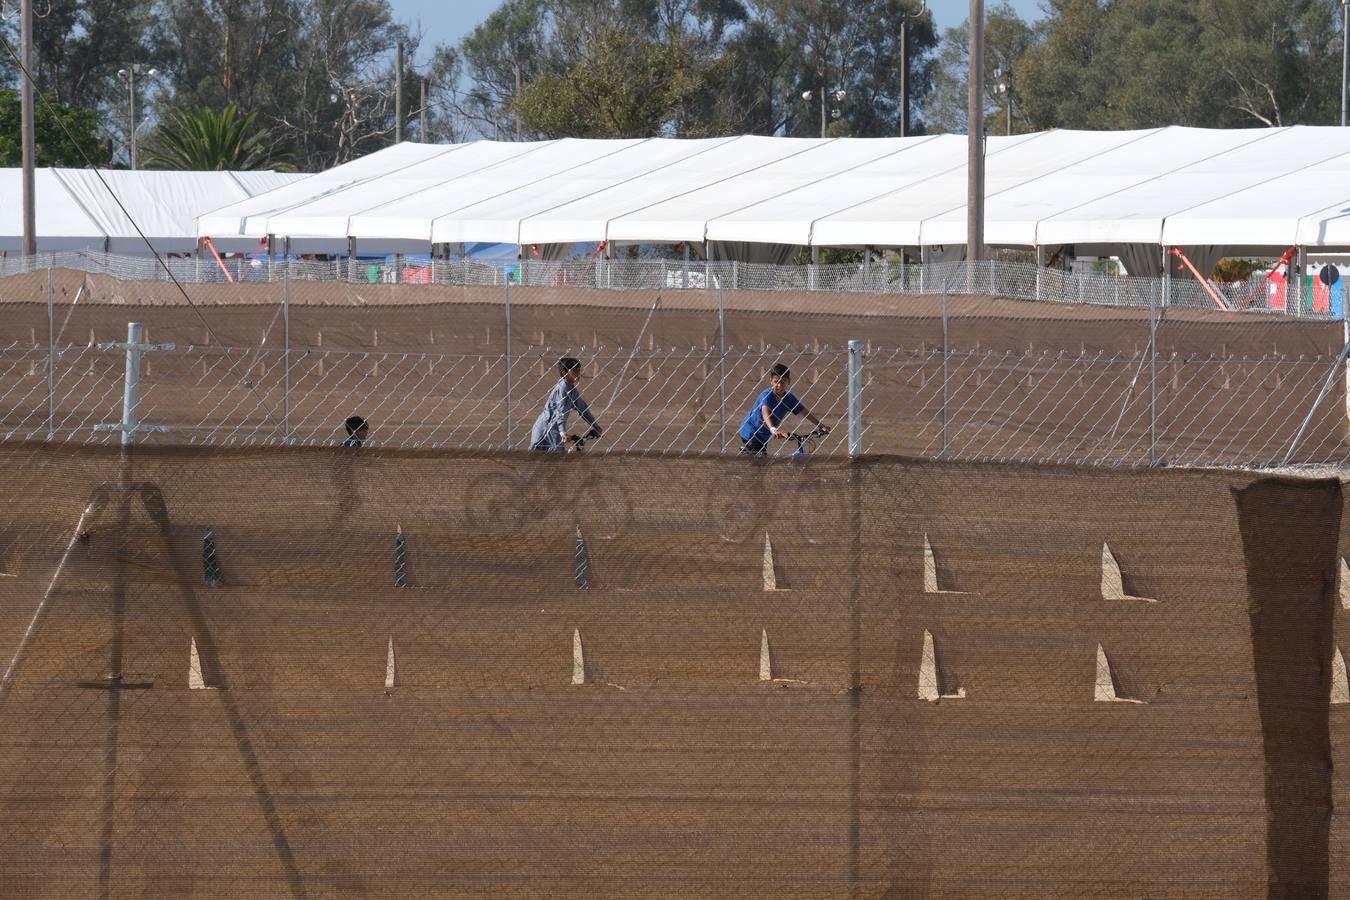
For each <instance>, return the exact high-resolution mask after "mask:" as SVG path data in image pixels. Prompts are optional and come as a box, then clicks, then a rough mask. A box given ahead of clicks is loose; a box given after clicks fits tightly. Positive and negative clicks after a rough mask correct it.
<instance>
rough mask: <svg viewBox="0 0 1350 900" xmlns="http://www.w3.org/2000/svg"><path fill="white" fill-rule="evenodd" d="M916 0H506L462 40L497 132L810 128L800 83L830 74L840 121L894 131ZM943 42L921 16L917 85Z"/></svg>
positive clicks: (813, 129) (861, 130) (474, 113)
mask: <svg viewBox="0 0 1350 900" xmlns="http://www.w3.org/2000/svg"><path fill="white" fill-rule="evenodd" d="M918 3H919V0H842V2H839V0H759V2H755V0H598V2H597V0H507V2H506V3H504V4H503V5H502V6H501V7H500V8H499V9H498V10H497V11H496V12H495V13H493V14H492V15H491V16H489V17H488V19H487V20H486V21H485V22H484V23H483V24H482V25H480V26H479V27H478V28H477V29H476V30H475V31H474V32H473V33H472V34H471V35H470V36H469V37H468V38H467V39H466V40H465V41H464V43H463V44H462V45H461V53H462V55H463V59H464V62H465V67H466V72H467V74H468V76H469V77H470V78H471V79H472V81H473V87H472V88H471V89H470V91H469V94H468V97H467V98H466V109H465V112H466V115H467V116H468V118H469V119H470V120H471V121H472V122H473V123H474V124H475V125H476V126H477V127H478V129H479V130H480V131H481V133H484V134H487V135H490V136H500V135H503V134H513V133H515V134H519V135H520V136H521V137H525V136H530V137H535V136H541V135H545V134H548V135H557V134H573V135H609V134H616V133H624V134H628V133H642V134H657V133H660V134H672V135H689V136H704V135H715V134H729V133H757V134H781V133H787V134H814V133H817V131H818V127H819V126H818V125H816V124H815V123H816V122H817V121H818V119H817V117H816V114H815V112H814V111H815V110H817V109H818V107H817V106H814V105H813V104H811V103H806V102H803V101H802V99H801V94H802V92H803V91H804V90H818V89H819V88H820V87H821V86H822V85H825V86H826V87H827V89H829V90H835V89H840V88H842V89H843V90H844V91H845V93H846V95H847V99H846V102H845V103H844V104H843V105H842V106H841V108H840V109H841V112H840V118H839V121H838V122H836V123H835V125H834V128H835V131H836V132H837V133H847V134H859V135H882V134H894V133H895V130H896V128H897V120H898V118H899V115H898V112H899V102H898V93H899V46H898V35H897V34H896V33H895V29H894V28H893V27H891V25H893V23H894V22H895V20H896V17H897V16H898V15H899V13H900V11H902V10H908V11H910V12H915V11H916V10H917V8H918ZM935 40H936V39H935V36H934V35H933V32H932V24H931V16H930V17H926V18H924V19H921V20H918V21H916V22H915V23H914V24H913V25H912V27H911V29H910V47H911V52H912V58H913V62H912V68H911V79H910V81H911V85H912V86H913V87H914V89H915V90H914V93H913V95H914V96H918V95H919V94H921V92H922V90H923V89H924V86H925V85H926V79H927V66H926V63H925V61H924V53H925V50H926V48H928V47H931V46H932V45H933V44H934V43H935ZM635 80H641V82H642V86H641V87H640V88H638V89H637V90H633V91H628V90H627V89H626V88H627V87H629V86H631V85H625V84H624V82H626V81H635ZM536 83H537V84H536ZM623 107H627V112H626V113H624V112H621V108H623ZM527 112H528V114H527ZM620 122H622V123H623V125H622V127H620V125H619V124H618V123H620Z"/></svg>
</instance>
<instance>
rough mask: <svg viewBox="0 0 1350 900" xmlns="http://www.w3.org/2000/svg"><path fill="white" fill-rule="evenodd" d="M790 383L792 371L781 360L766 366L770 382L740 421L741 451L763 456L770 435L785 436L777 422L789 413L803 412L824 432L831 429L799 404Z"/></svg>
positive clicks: (800, 413)
mask: <svg viewBox="0 0 1350 900" xmlns="http://www.w3.org/2000/svg"><path fill="white" fill-rule="evenodd" d="M791 384H792V373H791V372H790V371H788V367H787V366H785V365H783V364H782V363H775V364H774V366H773V368H771V369H770V370H769V386H768V387H767V388H765V389H764V390H763V391H761V392H760V394H759V396H758V397H756V398H755V403H754V405H753V406H751V407H750V411H749V412H747V413H746V414H745V421H743V422H741V430H740V436H741V441H742V443H741V452H742V453H750V454H753V455H755V456H763V455H764V454H765V453H766V452H767V451H766V448H767V446H768V443H769V441H770V439H772V438H786V437H787V436H788V432H787V431H786V430H783V429H780V428H779V427H778V423H779V422H782V421H783V419H784V418H786V417H787V416H789V415H798V416H803V417H805V418H806V420H807V421H809V422H810V423H811V424H813V425H815V426H816V427H817V428H819V429H820V430H821V432H822V433H823V434H829V433H830V426H828V425H826V424H825V423H824V422H821V421H820V420H819V419H817V418H816V417H815V416H814V415H812V413H811V410H809V409H807V408H806V407H805V406H803V405H802V402H801V401H800V400H798V399H797V397H796V395H795V394H793V393H792V392H791V391H789V390H788V387H789V386H790V385H791Z"/></svg>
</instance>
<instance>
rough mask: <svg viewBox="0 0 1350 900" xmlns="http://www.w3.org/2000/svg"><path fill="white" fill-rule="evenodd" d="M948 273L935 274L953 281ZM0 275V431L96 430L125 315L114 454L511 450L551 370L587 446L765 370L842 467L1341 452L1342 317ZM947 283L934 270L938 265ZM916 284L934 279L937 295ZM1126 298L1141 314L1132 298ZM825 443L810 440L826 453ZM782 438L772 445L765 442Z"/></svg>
mask: <svg viewBox="0 0 1350 900" xmlns="http://www.w3.org/2000/svg"><path fill="white" fill-rule="evenodd" d="M964 275H965V270H964V269H959V270H957V269H953V270H951V271H949V272H948V276H949V278H948V281H949V282H950V281H951V280H954V279H955V280H959V278H964ZM281 276H282V277H281V279H280V280H279V281H264V282H260V283H258V284H244V285H239V284H234V285H228V284H195V285H191V286H190V287H191V290H184V291H180V290H179V286H175V285H172V284H169V283H165V282H162V281H146V282H128V281H122V280H117V279H111V278H108V277H106V276H96V275H91V274H89V273H80V272H72V271H69V270H61V269H45V270H37V271H33V272H30V273H28V274H25V275H13V276H10V277H9V278H7V279H5V280H4V281H3V282H0V289H3V300H4V301H5V302H4V304H3V307H0V308H3V311H4V315H3V317H0V428H2V429H3V431H0V435H3V436H4V437H5V439H8V440H19V439H23V440H33V439H36V440H57V441H78V442H94V443H97V442H105V441H115V440H117V439H118V438H117V435H118V432H117V430H116V426H118V425H119V424H120V423H122V421H123V409H122V407H123V393H124V387H125V381H126V360H125V349H124V348H123V347H121V346H117V345H118V344H124V343H125V341H126V336H127V323H128V322H132V321H135V322H139V323H141V324H143V325H144V326H145V332H144V342H146V343H152V344H156V345H157V346H156V348H155V349H149V350H146V351H145V352H144V353H142V354H141V359H140V361H139V363H138V364H137V366H136V370H137V371H136V375H137V380H138V396H137V406H136V410H135V418H136V420H137V421H138V422H139V423H141V424H142V425H153V426H159V427H162V428H163V429H164V430H163V431H155V432H148V433H146V434H144V435H142V436H141V437H138V440H140V441H145V442H152V443H176V444H199V445H234V446H239V445H249V444H327V443H337V442H340V441H341V440H342V439H343V437H344V433H343V431H342V422H343V420H344V419H345V418H346V417H347V416H349V415H361V416H364V417H365V418H366V419H368V420H369V421H370V423H371V426H372V434H371V443H372V444H373V445H380V446H387V447H419V448H425V447H459V448H474V449H483V450H492V449H513V448H514V449H522V448H525V447H527V446H528V445H529V440H530V429H531V426H532V424H533V422H534V419H535V417H536V415H537V414H538V412H539V410H540V408H541V406H542V404H543V401H544V398H545V397H546V396H547V394H548V392H549V389H550V388H551V387H552V385H553V383H554V382H555V381H556V380H557V379H558V372H557V361H558V359H559V358H560V357H563V356H574V357H577V358H579V359H581V360H582V361H583V364H584V373H585V375H586V380H585V381H584V382H583V384H582V387H581V390H582V393H583V395H584V396H585V397H586V399H587V401H588V402H589V404H590V406H591V408H592V410H593V412H594V413H595V415H596V416H597V417H598V418H599V419H600V421H601V422H602V423H603V424H604V426H605V428H606V432H605V435H604V438H603V440H601V441H599V442H595V443H593V444H592V445H591V449H593V450H596V451H599V452H605V451H625V450H643V451H648V450H660V451H665V452H674V453H723V452H735V451H736V450H737V449H738V448H739V446H740V438H739V436H738V434H737V432H738V429H739V427H740V424H741V422H742V420H743V419H744V418H745V416H746V415H747V413H748V412H749V408H750V406H751V404H752V400H753V398H754V397H755V396H756V395H757V393H758V392H759V391H760V390H762V389H763V387H764V385H765V380H766V378H765V375H766V371H767V369H768V368H769V367H770V366H772V365H773V364H775V363H783V364H785V365H787V366H789V367H790V369H791V370H792V373H793V384H792V389H793V391H794V393H795V394H796V395H797V396H799V397H800V398H801V400H802V402H803V403H804V404H805V405H806V406H807V407H808V408H809V409H810V410H811V411H812V413H814V414H815V415H816V416H818V417H819V418H821V419H822V420H824V421H825V422H827V423H828V424H831V425H846V424H849V422H848V411H849V403H848V389H847V388H848V385H847V381H848V353H847V347H848V345H849V342H850V341H855V340H856V341H859V342H861V345H862V347H863V352H862V365H863V375H862V378H861V380H860V383H859V390H860V396H859V397H858V400H859V403H858V404H857V411H858V413H859V414H860V415H859V416H857V417H856V421H854V422H853V423H852V424H853V426H854V428H855V429H856V430H857V432H858V434H859V436H860V440H859V442H858V445H857V449H859V450H860V451H861V452H865V453H901V454H908V455H915V456H924V457H934V458H953V459H997V460H1024V461H1054V462H1081V463H1092V464H1107V465H1151V464H1172V465H1236V466H1250V465H1261V466H1265V465H1277V464H1311V463H1315V464H1331V465H1341V464H1344V463H1346V462H1347V461H1350V438H1348V437H1347V415H1348V413H1347V382H1346V375H1345V371H1344V370H1345V359H1344V358H1343V357H1344V348H1345V346H1346V340H1345V334H1344V329H1343V327H1342V325H1341V323H1340V322H1336V321H1330V320H1327V319H1325V318H1316V317H1294V316H1274V315H1269V314H1267V315H1238V314H1237V313H1235V312H1220V311H1218V310H1204V309H1196V308H1190V307H1186V306H1177V305H1169V306H1163V305H1161V297H1160V296H1159V295H1154V296H1153V297H1142V296H1140V295H1131V296H1130V297H1129V298H1128V299H1129V302H1128V303H1125V302H1122V303H1121V305H1119V306H1099V305H1093V304H1045V303H1028V302H1024V301H1018V300H1011V299H1007V298H1001V297H992V296H987V295H979V294H975V295H969V294H961V293H956V292H951V291H949V292H946V293H942V292H939V293H924V294H915V295H886V294H864V293H823V292H810V291H803V292H797V293H790V292H783V293H781V294H779V295H777V296H775V297H774V298H772V300H770V299H769V298H767V297H766V296H765V295H764V294H763V293H757V292H753V291H744V290H741V291H733V290H730V289H728V288H726V287H714V288H707V287H705V288H703V289H695V288H688V289H679V290H629V291H622V292H621V291H617V290H616V291H611V290H601V289H596V288H594V287H581V288H577V287H549V288H539V287H521V286H519V285H516V284H514V283H503V284H500V285H498V286H495V287H493V286H478V287H471V286H462V287H457V288H454V287H447V286H444V285H440V284H435V285H431V284H428V285H405V284H384V283H376V284H353V283H350V282H332V283H315V282H307V281H302V280H299V279H294V278H292V277H291V275H290V274H288V273H287V272H286V271H285V270H283V271H282V272H281ZM958 276H959V277H958ZM938 287H941V285H938ZM1145 300H1148V302H1147V303H1145V302H1144V301H1145ZM844 434H845V432H844V431H842V430H841V431H840V432H839V433H838V434H837V435H836V436H834V437H832V438H829V439H827V440H825V441H822V442H821V443H820V444H819V445H818V447H817V450H818V452H824V453H844V452H846V449H847V443H846V441H845V439H844ZM779 449H780V450H784V451H785V450H786V449H788V448H787V445H779Z"/></svg>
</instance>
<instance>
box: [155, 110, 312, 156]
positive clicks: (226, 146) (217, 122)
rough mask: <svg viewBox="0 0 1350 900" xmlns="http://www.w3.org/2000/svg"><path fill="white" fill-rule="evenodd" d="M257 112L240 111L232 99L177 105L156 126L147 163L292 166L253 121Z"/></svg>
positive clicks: (265, 132) (269, 137) (267, 134)
mask: <svg viewBox="0 0 1350 900" xmlns="http://www.w3.org/2000/svg"><path fill="white" fill-rule="evenodd" d="M257 118H258V114H257V113H249V114H248V115H245V116H241V115H239V109H238V107H236V106H235V105H234V104H230V105H229V106H227V107H225V108H224V109H221V110H213V109H210V108H199V109H193V110H181V109H175V110H173V111H171V112H170V113H169V115H168V118H167V119H165V120H164V122H163V123H161V125H160V127H159V129H158V130H156V132H155V137H154V140H153V141H152V142H151V144H150V147H149V153H148V155H147V157H146V160H145V168H147V169H178V170H186V171H196V172H211V171H228V170H234V171H248V170H250V169H275V170H278V171H294V170H295V167H294V166H293V165H292V164H291V162H290V160H289V159H287V158H286V157H284V156H282V155H280V154H278V153H276V152H275V148H274V140H273V138H272V136H271V134H269V133H268V132H267V131H265V130H261V129H259V128H258V127H257Z"/></svg>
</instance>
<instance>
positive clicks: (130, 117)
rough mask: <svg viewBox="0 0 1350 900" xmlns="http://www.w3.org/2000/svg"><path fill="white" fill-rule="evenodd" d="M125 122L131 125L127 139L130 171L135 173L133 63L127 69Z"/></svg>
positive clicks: (134, 87)
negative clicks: (129, 149)
mask: <svg viewBox="0 0 1350 900" xmlns="http://www.w3.org/2000/svg"><path fill="white" fill-rule="evenodd" d="M127 121H128V122H130V123H131V124H130V125H129V126H127V127H128V130H129V131H130V135H129V139H130V141H131V171H133V172H134V171H136V66H135V64H134V63H133V64H132V65H130V66H128V67H127Z"/></svg>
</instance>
